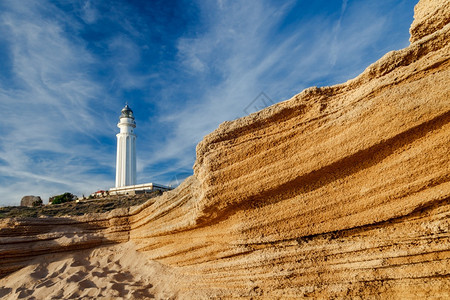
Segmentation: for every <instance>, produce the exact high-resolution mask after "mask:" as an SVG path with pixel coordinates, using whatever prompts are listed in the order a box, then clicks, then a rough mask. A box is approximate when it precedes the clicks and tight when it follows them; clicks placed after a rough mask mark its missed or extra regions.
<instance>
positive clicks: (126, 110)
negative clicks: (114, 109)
mask: <svg viewBox="0 0 450 300" xmlns="http://www.w3.org/2000/svg"><path fill="white" fill-rule="evenodd" d="M122 118H130V119H134V115H133V111H132V110H131V108H130V107H129V106H128V104H127V105H125V107H124V108H122V113H121V114H120V119H122Z"/></svg>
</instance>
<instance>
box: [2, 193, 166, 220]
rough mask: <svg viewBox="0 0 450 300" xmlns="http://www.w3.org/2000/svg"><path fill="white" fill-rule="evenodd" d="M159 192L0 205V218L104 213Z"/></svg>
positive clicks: (155, 195)
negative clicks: (93, 198) (46, 203)
mask: <svg viewBox="0 0 450 300" xmlns="http://www.w3.org/2000/svg"><path fill="white" fill-rule="evenodd" d="M161 194H162V192H161V191H154V192H152V193H148V194H138V195H120V196H119V195H116V196H108V197H105V198H101V199H95V200H85V201H80V202H75V201H71V202H66V203H62V204H52V205H45V206H38V207H24V206H7V207H0V219H4V218H37V217H40V216H48V217H60V216H81V215H84V214H87V213H104V212H108V211H111V210H113V209H116V208H127V207H131V206H136V205H140V204H142V203H144V202H146V201H147V200H149V199H151V198H154V197H157V196H159V195H161Z"/></svg>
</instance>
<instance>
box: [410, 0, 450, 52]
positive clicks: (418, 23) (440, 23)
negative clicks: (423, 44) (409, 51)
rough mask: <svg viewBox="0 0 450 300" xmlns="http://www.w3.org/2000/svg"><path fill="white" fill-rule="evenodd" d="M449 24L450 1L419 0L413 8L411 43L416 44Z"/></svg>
mask: <svg viewBox="0 0 450 300" xmlns="http://www.w3.org/2000/svg"><path fill="white" fill-rule="evenodd" d="M449 22H450V1H448V0H421V1H419V3H418V4H417V5H416V7H415V8H414V22H413V23H412V25H411V29H410V33H411V38H410V41H411V43H413V42H416V41H418V40H420V39H421V38H423V37H424V36H427V35H429V34H431V33H433V32H435V31H437V30H439V29H442V28H443V27H444V26H445V25H447V24H448V23H449Z"/></svg>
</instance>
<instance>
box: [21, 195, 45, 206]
mask: <svg viewBox="0 0 450 300" xmlns="http://www.w3.org/2000/svg"><path fill="white" fill-rule="evenodd" d="M39 205H42V199H41V197H39V196H23V197H22V199H21V200H20V206H27V207H33V206H39Z"/></svg>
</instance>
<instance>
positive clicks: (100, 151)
mask: <svg viewBox="0 0 450 300" xmlns="http://www.w3.org/2000/svg"><path fill="white" fill-rule="evenodd" d="M415 3H416V1H411V0H405V1H401V0H400V1H399V0H377V1H367V0H343V1H334V0H326V1H325V0H318V1H305V0H298V1H275V0H272V1H271V0H255V1H237V0H236V1H227V0H217V1H214V0H199V1H138V0H127V1H126V0H111V1H100V0H20V1H18V0H2V1H0V110H1V112H2V116H1V118H0V205H17V204H19V202H20V199H21V197H22V196H24V195H39V196H41V197H42V198H43V200H44V201H45V202H47V199H48V197H49V196H52V195H56V194H61V193H63V192H66V191H68V192H72V193H74V194H76V195H79V196H81V195H82V194H85V195H87V194H89V193H91V192H94V191H96V190H98V189H108V188H110V187H112V186H113V185H114V177H115V155H116V153H115V151H116V136H115V134H116V133H117V132H118V128H117V127H116V124H117V122H118V117H119V115H120V110H121V109H122V107H123V106H124V105H125V102H128V104H129V105H130V107H131V108H132V109H133V111H134V114H135V118H136V123H137V128H136V133H137V135H138V139H137V169H138V174H137V176H138V179H137V181H138V183H146V182H157V183H161V184H169V183H176V181H177V180H181V179H182V178H184V177H186V176H187V175H189V174H192V165H193V163H194V160H195V146H196V144H197V143H198V142H199V141H200V140H201V139H202V138H203V136H204V135H206V134H207V133H209V132H211V131H212V130H214V129H215V128H216V127H217V126H218V125H219V124H220V123H221V122H223V121H226V120H233V119H236V118H239V117H242V116H244V115H246V114H248V113H251V112H253V111H254V110H255V109H256V108H261V107H262V106H264V105H265V104H264V103H267V104H270V103H276V102H279V101H282V100H286V99H289V98H290V97H292V96H293V95H295V94H297V93H299V92H301V91H302V90H303V89H305V88H307V87H309V86H325V85H333V84H337V83H341V82H345V81H347V80H348V79H351V78H353V77H355V76H356V75H358V74H359V73H361V72H362V71H363V70H364V69H365V68H366V67H367V66H368V65H369V64H371V63H373V62H375V61H376V60H378V59H379V58H380V57H381V56H383V55H384V54H385V53H386V52H388V51H391V50H397V49H401V48H404V47H406V46H408V44H409V41H408V39H409V33H408V29H409V26H410V24H411V22H412V20H413V8H414V5H415ZM261 93H262V94H261ZM254 99H256V102H252V101H253V100H254Z"/></svg>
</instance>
